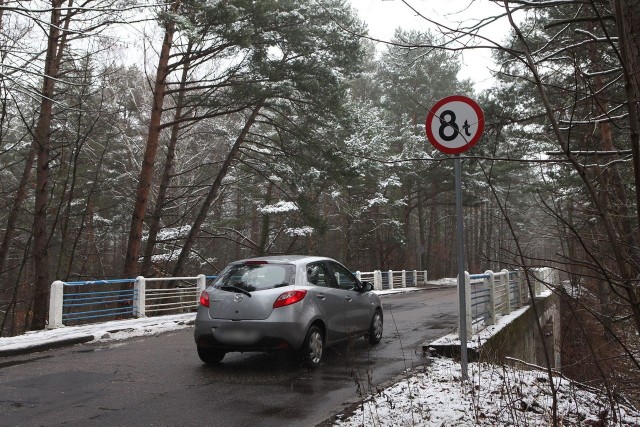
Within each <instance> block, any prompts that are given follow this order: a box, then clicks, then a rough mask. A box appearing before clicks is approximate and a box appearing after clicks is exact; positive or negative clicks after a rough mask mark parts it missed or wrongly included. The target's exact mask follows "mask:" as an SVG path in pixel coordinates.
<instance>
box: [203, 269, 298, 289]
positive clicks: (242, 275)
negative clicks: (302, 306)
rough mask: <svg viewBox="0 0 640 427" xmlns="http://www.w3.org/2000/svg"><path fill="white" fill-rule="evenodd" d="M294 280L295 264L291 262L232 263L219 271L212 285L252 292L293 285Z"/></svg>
mask: <svg viewBox="0 0 640 427" xmlns="http://www.w3.org/2000/svg"><path fill="white" fill-rule="evenodd" d="M294 281H295V266H294V265H291V264H233V265H230V266H229V267H227V268H226V269H224V270H223V271H222V273H220V276H218V279H217V280H216V281H215V282H214V283H213V286H214V287H216V288H221V287H223V286H235V287H237V288H240V289H243V290H245V291H248V292H254V291H263V290H265V289H273V288H279V287H282V286H289V285H293V284H294Z"/></svg>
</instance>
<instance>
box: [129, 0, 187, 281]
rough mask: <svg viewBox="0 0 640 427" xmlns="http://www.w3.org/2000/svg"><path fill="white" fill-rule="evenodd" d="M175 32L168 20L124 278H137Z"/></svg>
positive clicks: (175, 7) (177, 4)
mask: <svg viewBox="0 0 640 427" xmlns="http://www.w3.org/2000/svg"><path fill="white" fill-rule="evenodd" d="M179 7H180V1H179V0H176V1H175V2H174V3H173V4H172V5H171V12H172V13H175V12H177V11H178V8H179ZM174 33H175V22H174V21H173V20H168V21H167V23H166V25H165V32H164V40H163V42H162V48H161V50H160V58H159V60H158V70H157V71H156V80H155V82H154V87H153V105H152V107H151V118H150V120H149V134H148V135H147V144H146V147H145V152H144V158H143V160H142V168H141V170H140V175H139V177H138V188H137V190H136V200H135V205H134V208H133V214H132V216H131V226H130V228H129V239H128V242H127V254H126V255H125V261H124V270H123V274H124V277H134V276H136V275H137V272H138V257H139V255H140V246H141V243H142V227H143V225H144V216H145V212H146V209H147V202H148V198H149V193H150V191H151V181H152V180H153V167H154V164H155V161H156V154H157V152H158V141H159V140H160V121H161V119H162V112H163V104H164V96H165V88H166V85H167V77H168V76H169V54H170V52H171V44H172V43H173V36H174Z"/></svg>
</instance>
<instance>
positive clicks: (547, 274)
mask: <svg viewBox="0 0 640 427" xmlns="http://www.w3.org/2000/svg"><path fill="white" fill-rule="evenodd" d="M528 271H529V273H530V274H531V277H530V282H531V283H532V289H531V290H532V293H533V295H534V296H535V297H539V296H541V295H542V293H543V292H544V291H545V290H548V289H549V288H551V287H554V286H557V285H559V284H560V280H559V276H558V271H557V270H556V269H553V268H535V269H529V270H528ZM525 274H526V273H525V272H524V271H522V270H519V271H508V270H502V271H499V272H494V271H490V270H489V271H485V272H484V273H483V274H469V273H468V272H465V284H466V286H465V291H466V304H467V307H466V308H467V309H466V312H467V319H466V323H467V325H466V326H467V328H466V329H467V339H471V336H472V334H473V333H474V331H475V332H478V331H479V330H481V329H483V328H485V327H487V326H490V325H494V324H495V323H496V321H497V319H498V317H499V316H503V315H506V314H509V313H511V312H512V311H514V310H517V309H519V308H521V307H523V306H524V305H527V304H529V303H530V302H531V301H530V300H531V298H530V296H531V293H530V292H529V288H528V282H527V280H526V277H525Z"/></svg>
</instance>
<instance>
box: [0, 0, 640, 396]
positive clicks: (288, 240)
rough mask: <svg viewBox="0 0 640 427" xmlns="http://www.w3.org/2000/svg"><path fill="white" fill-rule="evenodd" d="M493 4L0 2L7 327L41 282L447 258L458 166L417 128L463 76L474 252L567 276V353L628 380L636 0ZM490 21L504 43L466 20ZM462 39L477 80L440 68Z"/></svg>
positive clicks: (389, 265) (410, 263)
mask: <svg viewBox="0 0 640 427" xmlns="http://www.w3.org/2000/svg"><path fill="white" fill-rule="evenodd" d="M499 4H500V5H501V6H502V12H501V13H500V14H497V15H494V16H488V17H485V18H482V19H476V20H473V21H470V22H463V23H460V24H459V25H458V26H457V27H455V28H454V27H451V26H450V25H448V24H445V23H440V22H436V21H433V20H430V19H429V17H427V16H423V18H424V20H425V29H424V30H421V31H417V30H408V29H402V28H398V29H397V31H396V33H395V36H394V38H393V40H391V41H390V42H388V43H384V44H382V43H377V42H376V41H375V40H372V39H371V38H370V37H368V36H367V28H366V25H365V24H364V23H362V22H361V21H359V19H358V17H357V14H356V13H355V12H354V11H353V10H352V9H351V7H350V6H349V4H348V2H345V1H343V0H280V1H278V0H261V1H259V2H255V1H247V0H219V1H213V0H210V1H206V2H202V1H193V0H175V1H170V2H167V3H152V2H143V1H138V0H86V1H85V2H82V3H77V2H74V1H73V0H67V1H63V0H51V1H43V0H34V1H24V0H0V45H1V48H0V53H1V56H0V108H1V111H0V174H1V175H2V179H0V193H1V194H2V201H1V203H0V239H1V240H0V335H14V334H19V333H23V332H24V331H25V330H30V329H41V328H43V327H44V326H45V325H46V322H47V306H48V293H49V286H50V285H51V283H52V282H53V281H54V280H65V281H70V280H91V279H107V278H123V277H135V276H137V275H143V276H147V277H152V276H180V275H183V274H188V275H196V274H201V273H202V274H207V275H215V274H216V273H217V272H218V271H219V270H220V269H221V268H222V267H224V265H225V264H226V263H228V262H229V261H232V260H236V259H240V258H245V257H249V256H257V255H264V254H292V253H304V254H316V255H326V256H331V257H334V258H336V259H338V260H340V261H341V262H343V263H345V264H346V265H347V266H349V267H350V268H351V269H353V270H361V271H371V270H374V269H379V270H388V269H395V270H401V269H420V270H427V271H428V274H429V277H430V278H440V277H453V276H455V275H456V265H455V262H456V257H455V245H454V244H453V242H454V240H455V206H454V205H455V199H454V196H455V195H454V184H453V160H452V158H451V157H450V156H447V155H444V154H442V153H439V152H438V151H437V150H435V149H434V148H433V147H432V146H431V145H430V144H429V143H428V142H427V140H426V138H425V129H424V121H425V117H426V115H427V113H428V111H429V108H430V107H431V106H432V105H433V104H434V103H435V102H436V101H437V100H439V99H441V98H443V97H445V96H448V95H451V94H461V95H467V96H470V97H472V98H474V99H476V100H477V101H478V103H479V104H480V105H481V106H482V108H483V110H484V114H485V131H484V135H483V138H482V139H481V140H480V142H478V144H477V145H476V146H475V147H473V148H472V149H471V150H469V151H468V152H466V153H464V155H463V203H464V223H465V233H466V235H465V241H466V253H467V268H466V269H467V270H468V271H470V272H473V273H480V272H483V271H485V270H489V269H492V270H500V269H503V268H507V269H524V270H525V271H526V270H527V269H530V268H534V267H538V266H553V267H556V268H558V269H560V270H561V271H562V273H563V279H564V280H565V282H564V283H565V286H564V288H563V289H561V290H558V292H560V293H562V295H563V304H565V305H566V307H565V308H566V310H564V313H566V314H565V316H566V317H567V319H566V321H567V322H569V324H572V325H577V326H576V327H570V328H566V337H564V338H565V340H564V342H566V343H567V348H566V349H565V350H566V351H565V353H566V355H567V356H566V357H567V361H568V363H566V364H565V366H566V368H565V371H566V372H567V373H571V374H574V375H577V376H579V377H581V378H583V379H585V380H593V381H595V382H597V383H598V384H605V385H606V386H607V387H606V390H607V391H608V392H610V393H612V394H613V393H617V392H618V391H619V389H620V388H627V387H623V385H626V386H628V387H629V388H632V384H633V383H634V381H636V383H637V379H638V376H639V375H638V374H639V373H640V344H639V342H638V336H640V335H639V334H640V285H639V283H638V279H639V277H640V274H639V273H640V271H639V269H640V243H639V238H640V232H639V225H640V212H639V210H638V202H639V201H640V152H639V147H640V140H639V138H640V122H639V119H640V113H639V112H640V2H639V1H638V0H634V1H623V0H612V1H603V0H584V1H581V0H561V1H554V0H540V1H533V0H532V1H526V0H506V1H504V2H500V3H499ZM398 7H409V8H412V6H411V2H408V1H398ZM416 13H417V14H418V15H419V11H417V10H416ZM496 20H503V21H505V22H507V23H508V24H509V25H510V28H511V31H510V33H509V36H508V37H507V38H506V39H505V40H490V39H487V38H484V37H482V36H480V35H479V30H480V29H482V27H484V26H485V25H488V24H489V23H491V22H494V21H496ZM465 49H491V50H492V52H493V57H494V61H495V66H494V78H495V83H494V85H493V86H492V87H491V88H489V89H486V90H483V91H482V92H477V91H475V89H474V86H473V84H472V82H470V81H466V80H460V79H458V78H457V77H456V76H457V75H458V72H459V70H460V57H459V54H460V52H462V51H464V50H465ZM585 354H589V355H590V356H586V355H585ZM582 358H584V359H583V360H582V361H581V362H580V363H578V360H581V359H582ZM572 361H573V362H575V363H573V362H572ZM621 372H622V373H623V374H624V375H623V374H621ZM620 378H623V379H625V380H621V379H620ZM625 381H628V383H625Z"/></svg>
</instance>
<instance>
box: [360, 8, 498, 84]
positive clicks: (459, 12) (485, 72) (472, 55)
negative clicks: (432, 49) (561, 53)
mask: <svg viewBox="0 0 640 427" xmlns="http://www.w3.org/2000/svg"><path fill="white" fill-rule="evenodd" d="M350 1H351V5H352V6H353V7H354V9H356V10H357V11H358V13H359V14H360V18H361V19H362V20H363V21H365V22H366V23H367V26H368V28H369V34H370V35H371V36H372V37H374V38H377V39H382V40H389V39H390V38H391V37H392V36H393V33H394V31H395V29H396V28H398V27H402V28H404V29H417V30H426V29H428V28H432V29H433V26H432V25H431V24H430V23H428V22H426V21H425V20H424V19H423V18H421V17H419V16H417V15H416V13H415V12H413V11H412V10H411V9H410V8H409V7H407V6H406V5H405V4H404V3H402V2H401V1H399V0H350ZM408 3H409V4H410V5H411V6H413V7H414V8H415V9H416V10H418V11H419V12H420V13H421V14H422V15H424V16H427V17H429V18H430V19H433V20H434V21H438V22H441V23H447V24H449V25H451V26H452V27H456V26H458V25H459V23H460V22H464V21H469V20H474V19H479V18H483V17H486V16H491V15H495V14H496V13H498V12H500V10H501V8H499V7H498V6H496V5H495V4H493V2H489V1H486V0H475V1H474V0H446V1H442V0H409V1H408ZM508 30H509V27H508V23H507V22H506V21H504V20H503V21H502V22H499V23H496V24H492V25H491V26H490V27H487V28H486V29H485V30H484V32H483V33H482V34H483V35H484V36H488V37H491V38H493V39H495V40H499V41H501V40H503V39H504V38H505V36H506V35H507V34H508ZM462 59H463V64H462V70H461V71H460V74H459V75H458V77H459V78H470V79H471V80H472V81H473V82H474V83H475V85H476V88H477V89H478V90H480V89H485V88H487V87H489V86H490V85H491V81H492V79H491V74H490V71H489V68H490V67H493V63H492V61H491V52H490V51H489V50H487V49H482V50H480V49H474V50H472V51H466V52H465V53H464V55H463V58H462Z"/></svg>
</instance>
